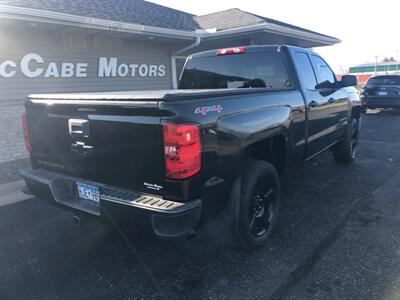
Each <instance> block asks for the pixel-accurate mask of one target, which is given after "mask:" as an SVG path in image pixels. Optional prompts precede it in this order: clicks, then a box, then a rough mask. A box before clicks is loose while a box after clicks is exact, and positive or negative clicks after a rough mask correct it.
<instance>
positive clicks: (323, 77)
mask: <svg viewBox="0 0 400 300" xmlns="http://www.w3.org/2000/svg"><path fill="white" fill-rule="evenodd" d="M311 62H312V64H313V66H314V70H315V73H316V75H317V80H318V83H322V82H324V81H329V82H330V83H335V81H336V80H335V76H334V75H333V72H332V70H331V68H330V67H329V66H328V64H327V63H326V62H325V61H324V60H323V59H322V58H321V57H319V56H316V55H311Z"/></svg>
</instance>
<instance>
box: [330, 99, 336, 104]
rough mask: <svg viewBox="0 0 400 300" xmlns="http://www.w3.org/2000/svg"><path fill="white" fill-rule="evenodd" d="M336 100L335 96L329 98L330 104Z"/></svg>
mask: <svg viewBox="0 0 400 300" xmlns="http://www.w3.org/2000/svg"><path fill="white" fill-rule="evenodd" d="M335 102H336V99H335V98H329V100H328V103H329V104H332V103H335Z"/></svg>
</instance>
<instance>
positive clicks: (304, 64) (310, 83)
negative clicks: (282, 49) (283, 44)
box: [294, 52, 317, 90]
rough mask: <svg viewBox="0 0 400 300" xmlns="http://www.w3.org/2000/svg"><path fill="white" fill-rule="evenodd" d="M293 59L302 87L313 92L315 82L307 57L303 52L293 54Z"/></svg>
mask: <svg viewBox="0 0 400 300" xmlns="http://www.w3.org/2000/svg"><path fill="white" fill-rule="evenodd" d="M294 57H295V63H296V65H297V69H298V73H299V75H300V76H299V77H300V80H301V82H302V84H303V86H304V87H305V88H306V89H309V90H314V89H315V86H316V85H317V80H316V78H315V74H314V70H313V67H312V65H311V61H310V59H309V58H308V55H307V54H306V53H304V52H295V54H294Z"/></svg>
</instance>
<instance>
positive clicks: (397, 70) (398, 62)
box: [396, 49, 400, 74]
mask: <svg viewBox="0 0 400 300" xmlns="http://www.w3.org/2000/svg"><path fill="white" fill-rule="evenodd" d="M399 64H400V57H399V49H397V50H396V74H398V73H399Z"/></svg>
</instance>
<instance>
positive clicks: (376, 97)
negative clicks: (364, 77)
mask: <svg viewBox="0 0 400 300" xmlns="http://www.w3.org/2000/svg"><path fill="white" fill-rule="evenodd" d="M361 100H362V105H363V107H364V109H367V108H371V109H374V108H400V75H380V76H374V77H371V78H370V79H368V81H367V82H366V84H365V85H364V87H363V89H362V91H361Z"/></svg>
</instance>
